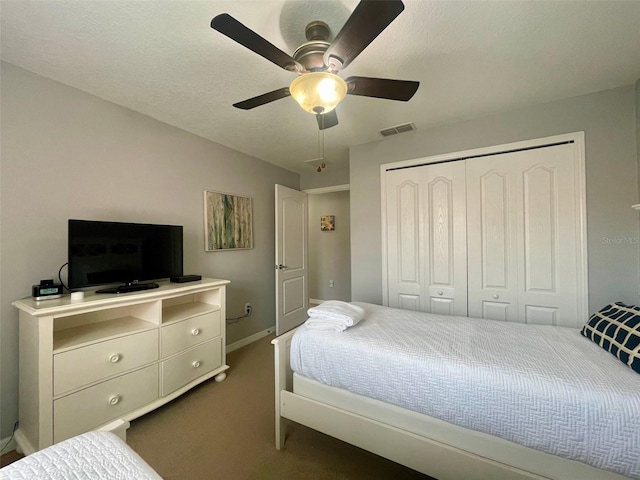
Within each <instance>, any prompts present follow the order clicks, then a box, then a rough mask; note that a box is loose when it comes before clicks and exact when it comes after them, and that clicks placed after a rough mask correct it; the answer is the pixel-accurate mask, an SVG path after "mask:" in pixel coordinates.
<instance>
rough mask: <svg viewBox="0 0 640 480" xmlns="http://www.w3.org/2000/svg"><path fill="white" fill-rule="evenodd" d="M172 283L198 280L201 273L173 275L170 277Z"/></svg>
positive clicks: (200, 277) (200, 278)
mask: <svg viewBox="0 0 640 480" xmlns="http://www.w3.org/2000/svg"><path fill="white" fill-rule="evenodd" d="M169 280H171V281H172V282H173V283H186V282H196V281H198V280H202V275H180V276H175V277H170V278H169Z"/></svg>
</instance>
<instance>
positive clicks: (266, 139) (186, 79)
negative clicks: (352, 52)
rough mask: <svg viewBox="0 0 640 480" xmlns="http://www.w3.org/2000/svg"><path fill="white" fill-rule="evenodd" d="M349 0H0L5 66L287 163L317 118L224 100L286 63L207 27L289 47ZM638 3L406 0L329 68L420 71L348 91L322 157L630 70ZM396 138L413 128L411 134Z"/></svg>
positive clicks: (564, 93) (287, 78)
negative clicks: (406, 126) (403, 95)
mask: <svg viewBox="0 0 640 480" xmlns="http://www.w3.org/2000/svg"><path fill="white" fill-rule="evenodd" d="M357 3H358V2H357V0H343V1H339V0H327V1H291V0H287V1H280V0H273V1H271V0H263V1H237V0H236V1H227V2H223V1H184V0H154V1H110V0H100V1H93V0H85V1H69V0H52V1H29V0H19V1H12V0H2V1H0V16H1V35H2V36H1V43H0V52H1V54H2V60H4V61H6V62H9V63H12V64H15V65H18V66H20V67H23V68H25V69H27V70H30V71H32V72H35V73H38V74H40V75H43V76H45V77H49V78H52V79H54V80H57V81H60V82H62V83H65V84H67V85H71V86H73V87H77V88H79V89H81V90H84V91H86V92H89V93H91V94H93V95H96V96H98V97H101V98H103V99H106V100H110V101H112V102H115V103H117V104H119V105H122V106H125V107H128V108H130V109H132V110H135V111H138V112H141V113H143V114H145V115H148V116H150V117H153V118H156V119H158V120H161V121H163V122H166V123H168V124H171V125H174V126H176V127H179V128H182V129H184V130H187V131H189V132H192V133H194V134H197V135H200V136H202V137H205V138H208V139H210V140H212V141H214V142H218V143H221V144H223V145H226V146H229V147H231V148H233V149H236V150H239V151H241V152H244V153H247V154H249V155H252V156H254V157H257V158H260V159H263V160H266V161H268V162H271V163H274V164H277V165H280V166H282V167H284V168H287V169H289V170H292V171H296V172H301V173H305V172H309V171H312V170H311V169H312V168H313V167H312V166H310V165H309V164H307V163H305V160H309V159H313V158H316V157H317V156H318V130H317V124H316V120H315V118H314V117H313V116H312V115H310V114H308V113H306V112H304V111H303V110H302V109H301V108H300V107H299V106H298V105H297V104H296V103H295V102H294V100H292V99H291V98H285V99H282V100H278V101H276V102H273V103H270V104H267V105H263V106H261V107H258V108H255V109H253V110H249V111H243V110H238V109H236V108H233V107H232V104H233V103H236V102H238V101H241V100H245V99H247V98H250V97H254V96H256V95H259V94H262V93H265V92H269V91H272V90H275V89H278V88H282V87H287V86H288V85H289V83H290V82H291V80H293V78H294V75H293V74H292V73H289V72H286V71H284V70H282V69H280V68H278V67H277V66H275V65H274V64H272V63H270V62H269V61H267V60H265V59H263V58H262V57H260V56H258V55H256V54H254V53H253V52H251V51H249V50H247V49H246V48H244V47H242V46H240V45H238V44H236V43H235V42H233V41H232V40H230V39H229V38H227V37H225V36H223V35H222V34H220V33H218V32H216V31H214V30H212V29H211V28H210V22H211V19H212V18H213V17H214V16H215V15H217V14H219V13H223V12H227V13H229V14H231V15H232V16H234V17H235V18H237V19H238V20H239V21H240V22H242V23H244V24H245V25H246V26H248V27H249V28H251V29H253V30H254V31H256V32H257V33H258V34H260V35H261V36H263V37H264V38H266V39H267V40H269V41H270V42H271V43H273V44H274V45H276V46H277V47H279V48H280V49H282V50H284V51H285V52H287V53H292V52H293V50H294V49H295V48H296V47H297V46H298V45H299V44H301V43H303V42H304V41H305V39H304V27H305V25H306V24H307V23H309V22H310V21H312V20H323V21H325V22H327V23H328V24H329V26H330V27H331V29H332V31H333V33H334V34H335V33H337V31H339V29H340V27H341V26H342V25H343V24H344V22H345V21H346V19H347V18H348V16H349V14H350V12H351V11H353V9H354V8H355V6H356V5H357ZM638 25H640V1H625V2H612V1H604V2H590V1H589V2H583V1H571V2H563V1H554V2H546V1H518V2H506V1H495V2H484V1H473V2H462V1H437V2H431V1H425V0H419V1H415V0H405V10H404V12H403V13H401V14H400V16H399V17H398V18H397V19H396V20H395V21H394V22H393V23H392V24H391V25H390V26H389V27H388V28H387V29H386V30H385V31H384V32H382V34H381V35H380V36H379V37H378V38H377V39H376V40H374V42H373V43H372V44H371V45H370V46H369V47H368V48H367V49H365V51H364V52H363V53H362V54H361V55H360V56H359V57H358V58H357V59H356V60H355V61H354V62H353V63H352V64H351V65H350V66H349V67H347V68H346V69H344V70H343V71H341V73H340V75H341V76H343V77H348V76H351V75H360V76H372V77H383V78H397V79H403V80H418V81H420V88H419V90H418V92H417V93H416V95H415V96H414V97H413V99H412V100H411V101H409V102H407V103H404V102H395V101H390V100H381V99H374V98H366V97H357V96H347V98H346V99H345V100H344V101H343V102H342V103H341V104H340V105H339V106H338V109H337V113H338V117H339V120H340V124H339V125H338V126H336V127H334V128H331V129H328V130H326V131H325V157H326V159H327V162H328V163H329V168H331V167H332V166H334V167H335V166H346V165H347V161H348V148H349V146H353V145H357V144H361V143H365V142H370V141H373V140H378V139H380V138H382V137H381V136H380V134H379V131H380V130H382V129H384V128H387V127H391V126H394V125H399V124H402V123H406V122H414V123H415V125H416V127H417V129H418V130H424V129H427V128H430V127H433V126H436V125H442V124H448V123H453V122H458V121H461V120H466V119H471V118H477V117H480V116H484V115H488V114H492V113H496V112H500V111H505V110H511V109H513V108H516V107H519V106H525V105H532V104H537V103H542V102H547V101H553V100H557V99H561V98H567V97H572V96H576V95H581V94H585V93H589V92H595V91H600V90H605V89H609V88H614V87H618V86H622V85H630V84H633V83H634V82H635V81H636V80H638V78H640V28H639V27H638ZM408 135H411V134H410V133H409V134H408Z"/></svg>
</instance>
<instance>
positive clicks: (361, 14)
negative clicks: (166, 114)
mask: <svg viewBox="0 0 640 480" xmlns="http://www.w3.org/2000/svg"><path fill="white" fill-rule="evenodd" d="M403 10H404V4H403V3H402V2H401V1H400V0H361V2H360V3H359V4H358V6H357V7H356V8H355V10H354V11H353V12H352V13H351V15H350V17H349V18H348V19H347V22H346V23H345V24H344V26H343V27H342V29H341V30H340V32H338V34H337V35H336V36H335V39H334V41H333V42H332V43H329V42H328V41H327V40H328V38H329V34H330V30H329V26H328V25H327V24H326V23H324V22H321V21H315V22H311V23H310V24H309V25H307V27H306V29H305V35H306V38H307V40H308V42H307V43H304V44H302V45H301V46H299V47H298V48H297V49H296V50H295V51H294V52H293V55H288V54H287V53H285V52H283V51H282V50H280V49H279V48H278V47H276V46H275V45H273V44H272V43H270V42H269V41H267V40H266V39H264V38H263V37H261V36H260V35H258V34H257V33H256V32H254V31H253V30H251V29H249V28H248V27H246V26H245V25H243V24H242V23H240V22H239V21H238V20H236V19H235V18H233V17H232V16H231V15H229V14H227V13H223V14H220V15H217V16H216V17H214V19H213V20H212V21H211V28H213V29H214V30H217V31H218V32H220V33H222V34H224V35H226V36H227V37H229V38H230V39H232V40H234V41H236V42H238V43H239V44H241V45H243V46H245V47H247V48H248V49H249V50H252V51H253V52H255V53H257V54H258V55H261V56H262V57H264V58H266V59H267V60H269V61H270V62H273V63H275V64H276V65H278V66H279V67H281V68H283V69H285V70H288V71H291V72H294V73H296V74H298V77H296V78H295V79H294V80H293V82H291V85H289V87H285V88H279V89H278V90H274V91H272V92H268V93H265V94H262V95H258V96H257V97H253V98H249V99H248V100H244V101H242V102H238V103H235V104H234V105H233V106H234V107H236V108H240V109H243V110H250V109H252V108H255V107H259V106H260V105H264V104H267V103H270V102H273V101H275V100H279V99H281V98H285V97H288V96H292V97H293V98H294V99H295V100H296V101H297V102H298V103H299V104H300V106H301V107H302V108H303V109H305V110H306V111H308V112H310V113H313V114H315V115H316V118H317V120H318V127H319V128H320V130H324V129H326V128H330V127H333V126H335V125H337V124H338V117H337V114H336V112H335V110H334V109H335V107H336V105H337V104H338V103H339V102H340V101H341V100H342V99H343V98H344V97H345V95H347V94H348V95H360V96H365V97H376V98H384V99H388V100H400V101H404V102H406V101H408V100H409V99H411V97H413V95H414V94H415V93H416V91H417V90H418V86H419V85H420V83H419V82H414V81H408V80H392V79H387V78H370V77H349V78H346V79H344V80H343V79H342V78H341V77H340V76H338V74H337V72H338V71H339V70H340V69H342V68H345V67H346V66H347V65H349V64H350V63H351V62H352V61H353V60H354V59H355V58H356V57H357V56H358V55H360V53H361V52H362V51H363V50H364V49H365V48H366V47H367V46H368V45H369V44H370V43H371V42H372V41H373V40H374V39H375V38H376V37H377V36H378V35H380V33H381V32H382V31H383V30H384V29H385V28H387V26H389V24H390V23H391V22H392V21H393V20H394V19H395V18H396V17H397V16H398V15H400V13H401V12H402V11H403Z"/></svg>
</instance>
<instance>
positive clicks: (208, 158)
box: [0, 63, 300, 438]
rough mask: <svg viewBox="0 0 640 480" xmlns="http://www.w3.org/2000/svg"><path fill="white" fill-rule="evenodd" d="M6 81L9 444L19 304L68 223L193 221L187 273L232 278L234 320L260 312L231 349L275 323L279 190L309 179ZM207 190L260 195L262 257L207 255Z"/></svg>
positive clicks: (56, 257)
mask: <svg viewBox="0 0 640 480" xmlns="http://www.w3.org/2000/svg"><path fill="white" fill-rule="evenodd" d="M0 74H1V76H2V79H1V80H2V82H1V89H2V90H1V97H2V104H1V112H2V117H1V121H2V124H1V128H2V130H1V134H2V147H1V148H2V149H1V160H2V163H1V172H2V177H1V194H0V202H1V203H0V205H1V210H0V225H1V226H2V230H1V231H0V235H1V237H0V239H1V242H0V243H1V246H0V255H1V257H0V260H1V262H2V263H1V270H0V272H1V274H0V281H1V289H0V309H1V310H0V333H1V335H0V348H1V351H0V353H1V369H0V373H1V380H2V382H1V384H2V392H1V395H2V397H1V404H0V405H1V414H0V422H1V427H2V429H1V431H0V438H6V437H8V436H9V435H10V433H11V427H12V425H13V423H14V421H15V420H17V389H18V385H17V378H18V377H17V374H18V351H17V349H18V314H17V311H16V310H15V309H14V308H13V307H12V306H11V302H12V301H13V300H15V299H17V298H21V297H25V296H28V295H30V292H31V285H33V284H35V283H37V282H38V281H39V280H40V279H43V278H57V275H58V269H59V268H60V267H61V266H62V265H63V264H64V263H65V262H66V261H67V219H69V218H80V219H95V220H114V221H129V222H148V223H168V224H178V225H183V226H184V271H185V273H198V274H202V275H204V276H209V277H216V278H226V279H229V280H231V284H230V285H229V287H228V290H227V292H228V293H227V314H228V316H229V317H233V316H239V315H241V314H242V313H243V310H244V303H245V302H251V304H252V305H253V316H252V317H251V318H248V319H243V320H241V321H240V322H239V323H238V324H234V325H230V326H229V327H228V329H227V343H233V342H235V341H237V340H239V339H242V338H245V337H247V336H249V335H252V334H254V333H257V332H261V331H263V330H265V329H267V328H269V327H271V326H273V325H274V324H275V314H274V312H275V300H274V297H275V285H274V280H273V279H274V277H273V264H274V251H275V244H274V235H273V228H274V204H275V200H274V184H275V183H279V184H283V185H286V186H289V187H291V188H299V186H300V185H299V175H298V174H294V173H291V172H289V171H287V170H284V169H281V168H278V167H275V166H273V165H271V164H269V163H266V162H263V161H261V160H257V159H255V158H253V157H249V156H247V155H244V154H241V153H239V152H237V151H234V150H231V149H229V148H226V147H224V146H222V145H218V144H216V143H213V142H210V141H208V140H205V139H203V138H200V137H197V136H195V135H192V134H189V133H187V132H185V131H182V130H179V129H176V128H174V127H171V126H169V125H166V124H164V123H161V122H158V121H155V120H153V119H151V118H149V117H145V116H143V115H140V114H138V113H135V112H133V111H130V110H127V109H125V108H122V107H120V106H118V105H115V104H113V103H109V102H106V101H103V100H101V99H99V98H97V97H94V96H92V95H88V94H85V93H83V92H81V91H79V90H76V89H73V88H70V87H67V86H65V85H62V84H60V83H57V82H54V81H51V80H48V79H45V78H43V77H39V76H36V75H34V74H31V73H29V72H27V71H25V70H22V69H19V68H17V67H14V66H11V65H8V64H5V63H3V64H2V65H1V70H0ZM205 189H208V190H215V191H221V192H229V193H235V194H239V195H245V196H250V197H252V198H253V219H254V245H255V247H254V248H253V249H251V250H242V251H226V252H209V253H206V252H205V251H204V238H203V236H204V233H203V211H202V210H203V191H204V190H205ZM64 278H66V269H64V270H63V279H64ZM231 367H232V368H233V366H231Z"/></svg>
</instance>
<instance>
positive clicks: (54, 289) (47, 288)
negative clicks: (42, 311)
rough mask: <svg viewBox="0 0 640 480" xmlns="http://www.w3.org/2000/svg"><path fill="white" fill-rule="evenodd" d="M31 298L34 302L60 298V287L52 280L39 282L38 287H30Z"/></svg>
mask: <svg viewBox="0 0 640 480" xmlns="http://www.w3.org/2000/svg"><path fill="white" fill-rule="evenodd" d="M31 296H32V297H33V299H34V300H38V301H39V300H49V299H52V298H60V297H62V285H56V284H55V283H53V280H40V284H39V285H33V286H32V287H31Z"/></svg>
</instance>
